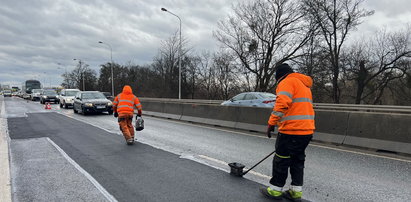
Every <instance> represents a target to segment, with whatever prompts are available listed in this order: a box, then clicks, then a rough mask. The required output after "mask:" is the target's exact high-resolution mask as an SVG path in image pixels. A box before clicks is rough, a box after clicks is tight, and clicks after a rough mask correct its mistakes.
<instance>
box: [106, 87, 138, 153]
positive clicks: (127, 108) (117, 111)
mask: <svg viewBox="0 0 411 202" xmlns="http://www.w3.org/2000/svg"><path fill="white" fill-rule="evenodd" d="M134 108H136V109H137V116H141V115H142V107H141V103H140V100H139V99H138V98H137V97H136V96H135V95H134V94H133V91H132V89H131V87H130V86H129V85H125V86H124V87H123V92H121V93H120V94H118V95H117V96H116V98H114V101H113V111H114V117H118V124H119V125H120V130H121V132H123V136H124V138H125V139H126V143H127V144H128V145H132V144H134V128H133V124H132V121H133V114H134Z"/></svg>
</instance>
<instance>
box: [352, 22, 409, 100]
mask: <svg viewBox="0 0 411 202" xmlns="http://www.w3.org/2000/svg"><path fill="white" fill-rule="evenodd" d="M410 33H411V31H410V29H409V28H408V29H407V30H405V31H404V30H402V31H397V32H391V33H388V32H387V31H386V30H382V31H380V32H378V33H377V34H376V36H375V37H372V38H370V39H369V40H362V42H361V43H358V44H357V45H355V46H353V47H352V48H351V49H350V51H349V54H347V56H346V57H347V58H346V59H345V60H348V61H347V62H346V67H345V68H346V69H347V71H348V72H349V76H351V79H352V80H355V82H356V84H357V85H356V96H355V103H356V104H360V103H361V102H362V101H365V100H366V99H367V98H368V100H369V101H368V102H370V103H372V104H377V103H379V101H380V99H381V97H382V95H383V93H384V90H385V89H386V87H387V86H388V84H389V83H390V82H392V81H393V80H397V79H399V78H402V77H404V76H405V73H406V72H407V71H408V70H409V62H410V61H409V59H410V58H409V57H411V49H410V47H409V44H410V42H411V41H410ZM348 79H350V77H348ZM370 96H372V98H369V97H370Z"/></svg>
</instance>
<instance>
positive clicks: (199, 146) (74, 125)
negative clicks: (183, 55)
mask: <svg viewBox="0 0 411 202" xmlns="http://www.w3.org/2000/svg"><path fill="white" fill-rule="evenodd" d="M5 106H6V112H7V113H6V117H7V120H8V127H9V133H10V134H9V135H10V137H11V144H10V145H11V157H12V161H11V162H12V163H11V164H12V178H13V184H12V187H13V197H14V199H19V200H15V201H27V200H25V199H42V198H41V197H51V196H48V195H47V193H48V192H47V191H50V190H53V189H52V188H53V187H54V188H55V187H58V188H59V189H55V190H57V192H58V193H56V194H55V195H56V197H57V198H59V197H66V198H63V200H66V201H69V200H76V199H78V198H75V197H81V196H82V195H83V194H85V195H87V196H88V197H93V199H84V200H85V201H90V200H91V201H100V200H109V199H110V196H112V197H113V198H115V199H116V200H118V201H266V199H265V198H263V197H262V196H261V195H260V194H259V193H258V187H260V186H262V185H261V184H267V182H268V180H269V176H270V173H271V160H267V161H265V162H264V163H262V164H261V165H260V166H258V167H257V168H256V169H255V172H251V173H250V174H247V175H246V179H244V178H235V177H233V176H230V175H229V174H228V173H227V171H228V167H227V165H226V164H227V163H228V162H241V163H242V164H245V165H246V166H251V165H252V164H254V163H256V162H257V161H259V159H261V158H263V157H264V156H265V155H267V154H268V153H270V152H271V151H272V150H273V149H274V142H275V139H267V138H265V137H263V136H262V135H261V134H256V133H250V132H242V131H231V130H227V129H222V128H214V127H209V126H204V125H198V124H197V125H196V124H191V123H185V122H177V121H172V120H167V119H159V118H153V117H147V116H145V117H144V119H145V129H144V130H143V131H142V132H139V133H137V134H136V138H137V139H138V140H137V141H138V142H139V143H138V144H136V145H134V146H131V147H130V146H126V145H125V143H124V139H123V138H122V137H121V136H120V135H119V129H118V125H117V122H116V119H114V118H113V117H112V116H109V115H88V116H83V115H78V114H74V113H73V111H72V110H71V109H60V108H59V107H58V105H53V106H52V108H53V109H52V110H45V109H43V106H42V105H40V104H38V103H35V102H31V101H29V102H27V101H24V100H22V99H19V98H5ZM143 110H144V106H143ZM143 113H144V111H143ZM52 143H54V144H55V145H56V146H57V147H58V148H61V150H62V151H63V152H64V153H66V154H67V156H68V157H69V158H71V159H72V161H73V162H74V163H75V164H77V165H78V167H80V168H81V169H80V170H79V169H75V168H74V167H75V166H73V165H72V164H71V163H70V161H69V160H67V159H66V158H64V155H63V154H62V153H61V152H60V151H58V149H56V147H55V146H53V144H52ZM26 154H27V155H26ZM48 154H50V155H48ZM55 165H59V166H55ZM59 168H60V169H64V170H63V171H64V172H63V173H62V174H59V172H60V173H61V172H62V171H59ZM82 169H83V170H84V172H85V173H88V174H89V175H90V176H91V178H92V179H91V180H90V177H89V178H87V177H85V175H84V174H82V172H81V170H82ZM26 172H27V173H31V172H34V173H33V174H31V176H35V177H30V176H29V175H28V174H26V175H25V173H26ZM22 173H23V174H22ZM31 178H34V179H31ZM93 179H94V180H95V181H96V183H97V185H96V183H92V182H93ZM39 182H43V183H42V185H41V186H35V185H36V184H38V183H39ZM30 183H32V185H33V186H34V187H36V188H38V190H34V191H33V190H31V192H28V190H30V187H32V186H27V185H29V184H30ZM99 186H101V187H99ZM410 186H411V161H410V160H409V159H407V158H406V157H401V156H395V155H394V156H392V155H391V156H388V157H387V156H381V155H380V154H374V153H370V152H368V151H361V150H358V149H356V150H354V149H351V148H336V147H333V146H324V145H320V144H317V143H312V144H310V146H309V147H308V148H307V159H306V169H305V182H304V188H303V191H304V198H306V199H308V200H311V201H410V200H411V195H410V193H409V191H408V190H409V187H410ZM102 189H103V192H102V191H101V190H102ZM45 190H46V191H45ZM104 190H106V192H104ZM76 192H78V193H77V194H76ZM66 193H72V194H66ZM87 193H90V194H87ZM30 197H31V198H30ZM35 197H40V198H35ZM70 197H71V198H70ZM43 199H44V198H43ZM46 199H47V198H46ZM49 199H50V198H49ZM54 199H56V198H54ZM29 201H30V200H29ZM35 201H37V200H35Z"/></svg>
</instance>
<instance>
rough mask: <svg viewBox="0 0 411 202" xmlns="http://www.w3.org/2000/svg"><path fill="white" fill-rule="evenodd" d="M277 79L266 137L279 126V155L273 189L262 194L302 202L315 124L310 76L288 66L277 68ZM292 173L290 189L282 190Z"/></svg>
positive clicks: (266, 188)
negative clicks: (306, 167) (306, 166)
mask: <svg viewBox="0 0 411 202" xmlns="http://www.w3.org/2000/svg"><path fill="white" fill-rule="evenodd" d="M275 79H276V80H277V83H278V86H277V89H276V94H277V99H276V103H275V106H274V108H273V111H272V113H271V115H270V118H269V121H268V128H267V136H268V138H271V133H272V132H273V131H274V129H275V127H276V126H278V136H277V139H276V143H275V149H276V152H275V154H274V160H273V170H272V178H271V180H270V186H269V187H264V188H261V189H260V191H261V192H262V193H263V194H264V195H265V196H267V197H269V198H272V199H281V198H282V197H286V198H289V199H291V200H293V201H301V197H302V193H303V192H302V186H303V175H304V161H305V149H306V148H307V146H308V144H309V142H310V140H311V139H312V136H313V133H314V129H315V124H314V109H313V101H312V93H311V90H310V88H311V86H312V84H313V81H312V79H311V77H309V76H306V75H304V74H300V73H294V71H293V70H292V68H291V67H290V66H289V65H288V64H286V63H283V64H280V65H278V66H277V67H276V74H275ZM288 169H290V174H291V186H290V189H288V190H286V191H285V189H283V188H284V185H285V182H286V180H287V177H288Z"/></svg>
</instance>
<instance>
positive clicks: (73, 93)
mask: <svg viewBox="0 0 411 202" xmlns="http://www.w3.org/2000/svg"><path fill="white" fill-rule="evenodd" d="M77 93H78V91H74V90H71V91H66V96H75V95H76V94H77Z"/></svg>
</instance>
